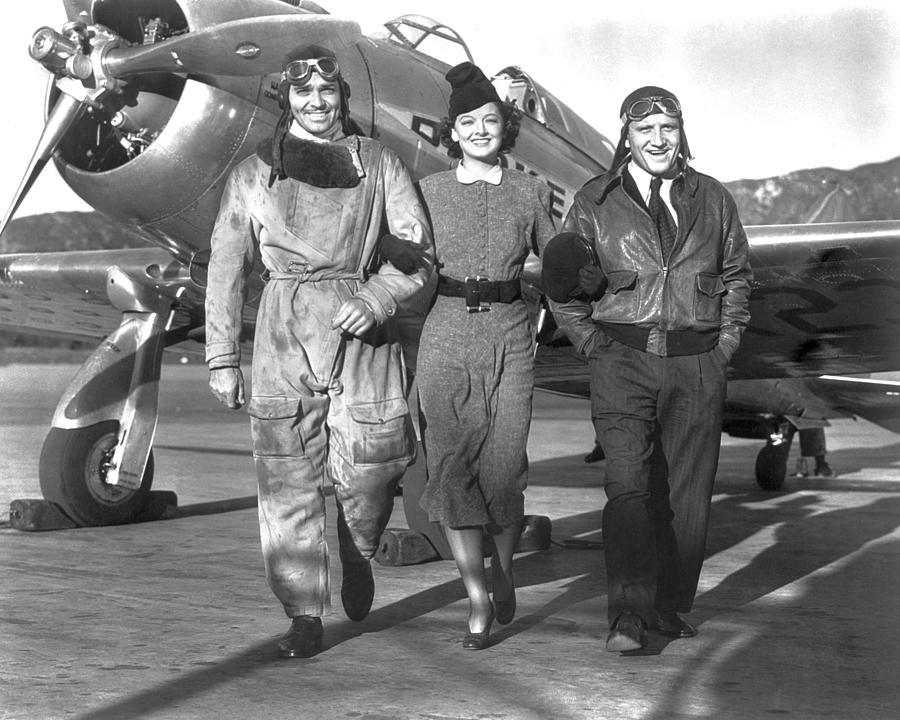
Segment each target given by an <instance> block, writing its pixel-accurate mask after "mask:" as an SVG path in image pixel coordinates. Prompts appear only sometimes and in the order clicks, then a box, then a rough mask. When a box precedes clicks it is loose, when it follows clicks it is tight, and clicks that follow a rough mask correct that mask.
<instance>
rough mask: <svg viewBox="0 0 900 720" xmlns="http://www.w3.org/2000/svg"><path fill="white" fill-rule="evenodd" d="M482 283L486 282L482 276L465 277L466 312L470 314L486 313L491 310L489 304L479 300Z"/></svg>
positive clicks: (486, 279) (485, 278)
mask: <svg viewBox="0 0 900 720" xmlns="http://www.w3.org/2000/svg"><path fill="white" fill-rule="evenodd" d="M482 282H488V278H487V277H485V276H484V275H476V276H475V277H472V276H471V275H467V276H466V310H467V311H468V312H470V313H477V312H488V311H489V310H490V309H491V304H490V303H489V302H483V301H482V299H481V284H480V283H482Z"/></svg>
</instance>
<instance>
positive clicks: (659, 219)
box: [647, 177, 676, 260]
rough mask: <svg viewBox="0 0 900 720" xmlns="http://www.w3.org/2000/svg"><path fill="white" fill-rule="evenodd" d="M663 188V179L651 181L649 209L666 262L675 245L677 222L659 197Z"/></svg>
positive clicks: (658, 178) (657, 178)
mask: <svg viewBox="0 0 900 720" xmlns="http://www.w3.org/2000/svg"><path fill="white" fill-rule="evenodd" d="M661 186H662V178H661V177H654V178H653V179H652V180H651V181H650V202H649V203H648V205H647V209H648V210H650V217H651V218H652V219H653V222H654V224H655V225H656V230H657V232H658V233H659V243H660V247H661V248H662V255H663V258H664V259H665V260H668V259H669V253H671V252H672V247H673V246H674V245H675V232H676V227H675V221H674V220H673V219H672V213H670V212H669V208H668V207H666V204H665V203H664V202H663V200H662V198H661V197H660V195H659V188H660V187H661Z"/></svg>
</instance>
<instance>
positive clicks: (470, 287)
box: [437, 275, 522, 312]
mask: <svg viewBox="0 0 900 720" xmlns="http://www.w3.org/2000/svg"><path fill="white" fill-rule="evenodd" d="M437 293H438V295H444V296H446V297H462V298H465V299H466V310H468V311H469V312H484V311H486V310H490V309H491V305H490V304H491V303H511V302H513V301H515V300H518V299H519V298H520V297H522V285H521V283H520V282H519V281H518V280H489V279H488V278H486V277H482V276H480V275H476V276H475V277H467V278H466V279H465V280H455V279H454V278H449V277H445V276H443V275H439V276H438V286H437Z"/></svg>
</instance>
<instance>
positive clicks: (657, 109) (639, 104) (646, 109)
mask: <svg viewBox="0 0 900 720" xmlns="http://www.w3.org/2000/svg"><path fill="white" fill-rule="evenodd" d="M656 113H663V114H664V115H668V116H669V117H681V105H679V104H678V101H677V100H676V99H675V98H673V97H660V96H658V95H655V96H653V97H645V98H641V99H640V100H635V101H634V102H633V103H631V107H630V108H628V109H627V110H626V111H625V118H627V119H628V120H643V119H644V118H645V117H647V116H648V115H654V114H656Z"/></svg>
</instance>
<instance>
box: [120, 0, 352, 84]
mask: <svg viewBox="0 0 900 720" xmlns="http://www.w3.org/2000/svg"><path fill="white" fill-rule="evenodd" d="M361 36H362V33H361V31H360V28H359V24H358V23H355V22H353V21H350V20H341V19H339V18H335V17H332V16H329V15H324V16H323V15H270V16H267V17H258V18H247V19H243V20H233V21H230V22H225V23H221V24H219V25H214V26H212V27H210V28H206V29H205V30H199V31H197V32H190V33H186V34H185V35H180V36H178V37H174V38H170V39H168V40H163V41H162V42H159V43H155V44H152V45H135V46H133V47H127V48H116V49H112V50H110V51H109V52H108V53H107V54H106V57H105V59H104V68H105V70H106V72H107V73H109V74H110V75H112V76H113V77H127V76H129V75H137V74H140V73H158V72H174V73H190V74H198V75H244V76H247V75H268V74H269V73H274V72H278V71H279V70H281V63H282V61H283V60H284V56H285V54H286V53H287V52H288V51H289V50H291V49H292V48H294V47H296V46H297V45H299V44H301V43H304V44H305V43H315V44H317V45H325V46H326V47H328V46H331V47H334V46H336V45H340V46H343V47H348V46H350V45H352V44H354V43H355V42H357V41H358V40H359V39H360V37H361Z"/></svg>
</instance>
